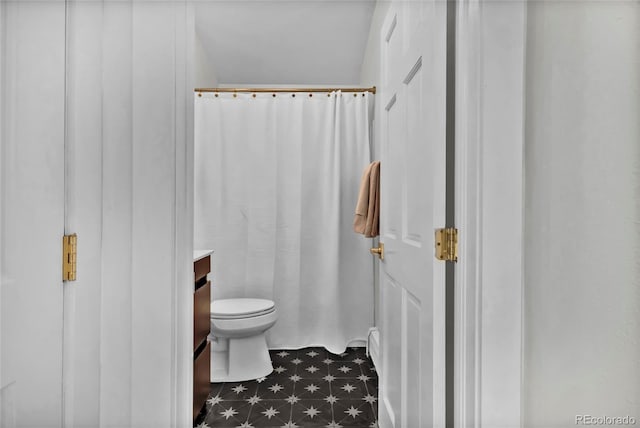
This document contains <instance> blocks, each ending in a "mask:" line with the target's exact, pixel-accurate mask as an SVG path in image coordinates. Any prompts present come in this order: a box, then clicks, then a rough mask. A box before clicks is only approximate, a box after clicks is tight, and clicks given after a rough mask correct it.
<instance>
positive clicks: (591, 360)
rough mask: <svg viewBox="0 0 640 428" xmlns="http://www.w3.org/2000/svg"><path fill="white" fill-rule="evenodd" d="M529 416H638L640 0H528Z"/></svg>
mask: <svg viewBox="0 0 640 428" xmlns="http://www.w3.org/2000/svg"><path fill="white" fill-rule="evenodd" d="M526 80H527V92H526V97H527V102H526V112H527V114H526V164H525V168H526V214H525V217H526V222H525V225H526V235H525V299H524V302H525V307H524V310H525V319H524V321H525V330H524V339H525V341H524V350H525V355H524V401H523V405H524V419H523V420H524V426H526V427H531V428H533V427H544V428H548V427H560V426H562V427H567V426H574V425H575V416H576V415H582V414H590V415H594V416H605V415H606V416H625V415H630V416H635V418H636V423H639V422H638V421H640V342H639V340H638V338H639V337H640V269H639V264H638V260H640V205H639V202H638V201H640V191H639V189H640V187H639V185H638V183H639V179H640V177H639V171H640V122H639V121H638V118H639V117H640V3H638V2H622V1H610V2H560V1H554V2H530V3H529V6H528V25H527V79H526Z"/></svg>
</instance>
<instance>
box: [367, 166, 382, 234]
mask: <svg viewBox="0 0 640 428" xmlns="http://www.w3.org/2000/svg"><path fill="white" fill-rule="evenodd" d="M379 219H380V162H379V161H376V162H373V164H372V166H371V172H370V174H369V207H368V212H367V223H366V225H365V228H364V236H365V237H367V238H375V237H376V236H378V229H379Z"/></svg>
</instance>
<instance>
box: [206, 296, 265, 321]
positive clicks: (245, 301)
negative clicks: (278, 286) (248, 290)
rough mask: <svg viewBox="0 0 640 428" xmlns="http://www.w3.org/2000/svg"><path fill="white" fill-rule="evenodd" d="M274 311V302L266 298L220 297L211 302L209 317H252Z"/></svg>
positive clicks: (224, 318) (221, 318)
mask: <svg viewBox="0 0 640 428" xmlns="http://www.w3.org/2000/svg"><path fill="white" fill-rule="evenodd" d="M273 311H275V303H274V302H273V301H272V300H267V299H249V298H240V299H221V300H214V301H213V302H211V319H217V320H230V319H241V318H253V317H258V316H261V315H266V314H269V313H271V312H273Z"/></svg>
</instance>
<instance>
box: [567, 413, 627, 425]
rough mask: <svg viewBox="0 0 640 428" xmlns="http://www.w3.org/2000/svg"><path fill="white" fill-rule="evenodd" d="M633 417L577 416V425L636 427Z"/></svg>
mask: <svg viewBox="0 0 640 428" xmlns="http://www.w3.org/2000/svg"><path fill="white" fill-rule="evenodd" d="M635 424H636V418H634V417H633V416H629V415H627V416H593V415H576V425H614V426H615V425H635Z"/></svg>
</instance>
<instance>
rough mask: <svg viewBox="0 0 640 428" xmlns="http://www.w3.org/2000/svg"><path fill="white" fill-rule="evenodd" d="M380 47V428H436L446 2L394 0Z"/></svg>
mask: <svg viewBox="0 0 640 428" xmlns="http://www.w3.org/2000/svg"><path fill="white" fill-rule="evenodd" d="M381 44H382V46H381V52H382V76H383V79H382V80H383V85H382V88H381V91H380V95H379V98H380V99H381V103H380V104H381V107H382V108H381V109H380V110H381V111H380V112H379V114H380V116H381V118H382V157H381V160H382V163H381V186H382V189H381V190H382V210H381V241H382V242H383V243H384V244H385V260H384V261H383V262H382V263H380V271H381V272H380V278H382V281H381V309H382V323H381V333H382V362H383V363H382V373H381V377H382V379H381V387H380V404H379V413H380V418H379V419H380V426H381V427H383V428H386V427H407V428H416V427H431V426H444V416H445V415H444V375H445V365H444V351H445V349H444V341H445V340H444V339H445V330H444V327H445V324H444V263H442V262H439V261H437V260H436V259H435V257H434V249H433V248H434V230H435V229H436V228H439V227H444V221H445V217H444V214H445V125H446V124H445V107H446V106H445V99H446V93H445V91H446V80H445V79H446V2H432V1H412V2H394V4H392V5H391V7H390V10H389V12H388V15H387V17H386V20H385V24H384V26H383V30H382V40H381Z"/></svg>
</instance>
